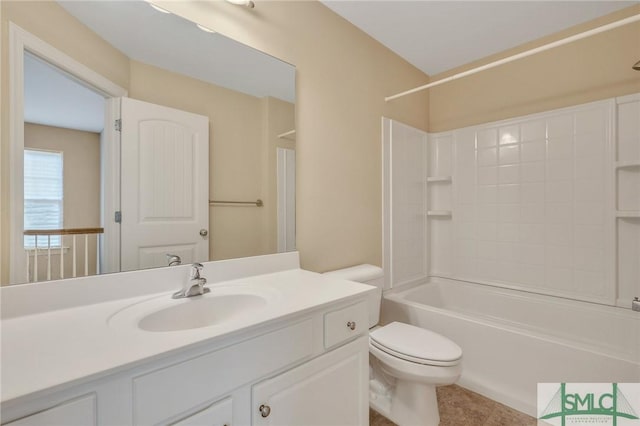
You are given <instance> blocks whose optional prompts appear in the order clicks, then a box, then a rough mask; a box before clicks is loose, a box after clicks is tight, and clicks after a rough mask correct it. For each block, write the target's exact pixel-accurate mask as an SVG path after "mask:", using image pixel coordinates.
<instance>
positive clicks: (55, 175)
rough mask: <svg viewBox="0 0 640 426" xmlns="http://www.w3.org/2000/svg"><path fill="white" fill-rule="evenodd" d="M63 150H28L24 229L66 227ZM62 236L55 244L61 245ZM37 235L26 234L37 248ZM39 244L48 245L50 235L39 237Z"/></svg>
mask: <svg viewBox="0 0 640 426" xmlns="http://www.w3.org/2000/svg"><path fill="white" fill-rule="evenodd" d="M62 193H63V190H62V152H54V151H41V150H35V149H25V150H24V229H62V227H63V226H62V211H63V205H62ZM60 238H61V237H60V236H52V237H51V246H52V247H60V246H61V241H60ZM35 245H36V238H35V236H32V235H31V236H27V235H25V237H24V246H25V247H27V248H33V247H35ZM38 247H47V237H38Z"/></svg>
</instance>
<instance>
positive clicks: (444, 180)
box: [427, 176, 451, 183]
mask: <svg viewBox="0 0 640 426" xmlns="http://www.w3.org/2000/svg"><path fill="white" fill-rule="evenodd" d="M438 182H440V183H449V182H451V176H430V177H428V178H427V183H438Z"/></svg>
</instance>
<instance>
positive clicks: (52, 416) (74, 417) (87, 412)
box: [4, 395, 96, 426]
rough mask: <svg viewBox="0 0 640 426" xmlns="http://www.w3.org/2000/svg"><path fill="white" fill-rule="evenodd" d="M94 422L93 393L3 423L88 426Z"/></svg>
mask: <svg viewBox="0 0 640 426" xmlns="http://www.w3.org/2000/svg"><path fill="white" fill-rule="evenodd" d="M95 424H96V396H95V395H87V396H85V397H81V398H78V399H75V400H73V401H69V402H66V403H64V404H60V405H58V406H56V407H53V408H50V409H48V410H44V411H41V412H39V413H37V414H33V415H31V416H27V417H23V418H21V419H19V420H16V421H13V422H11V423H4V425H5V426H19V425H20V426H22V425H25V426H26V425H28V426H39V425H42V426H52V425H65V426H76V425H77V426H90V425H95Z"/></svg>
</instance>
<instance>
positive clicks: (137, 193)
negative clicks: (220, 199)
mask: <svg viewBox="0 0 640 426" xmlns="http://www.w3.org/2000/svg"><path fill="white" fill-rule="evenodd" d="M121 116H122V126H121V146H122V148H121V149H122V155H121V157H122V160H121V168H122V169H121V182H122V186H121V191H122V193H121V211H122V224H121V250H120V253H121V270H122V271H129V270H134V269H140V268H151V267H156V266H167V258H166V255H167V254H169V253H170V254H176V255H178V256H180V257H181V258H182V261H183V263H190V262H195V261H203V260H206V259H208V250H209V243H208V237H207V234H208V228H209V168H208V164H209V120H208V118H207V117H204V116H201V115H197V114H192V113H189V112H185V111H180V110H177V109H173V108H168V107H164V106H160V105H154V104H150V103H147V102H142V101H137V100H134V99H129V98H122V104H121Z"/></svg>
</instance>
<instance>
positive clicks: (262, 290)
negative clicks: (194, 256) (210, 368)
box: [107, 284, 280, 332]
mask: <svg viewBox="0 0 640 426" xmlns="http://www.w3.org/2000/svg"><path fill="white" fill-rule="evenodd" d="M210 288H211V292H210V293H206V294H204V295H202V296H193V297H187V298H184V299H172V298H171V294H164V295H161V296H155V297H152V298H150V299H146V300H141V301H139V302H135V303H133V304H131V305H129V306H127V307H125V308H123V309H120V310H119V311H117V312H115V313H113V314H112V315H111V316H110V317H109V318H108V319H107V322H108V323H109V326H111V327H114V328H117V329H119V330H131V331H135V330H137V331H143V332H144V331H146V332H171V331H173V332H178V331H187V330H196V329H199V328H204V327H215V326H225V325H228V323H233V322H238V321H240V322H241V321H243V320H250V319H251V318H255V315H258V314H259V313H260V312H262V311H263V310H264V309H265V308H267V306H268V305H269V304H272V303H273V302H275V301H276V300H278V299H279V298H280V294H279V292H277V291H274V290H273V289H271V288H269V287H268V286H254V285H243V284H237V285H218V286H212V287H210Z"/></svg>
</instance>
